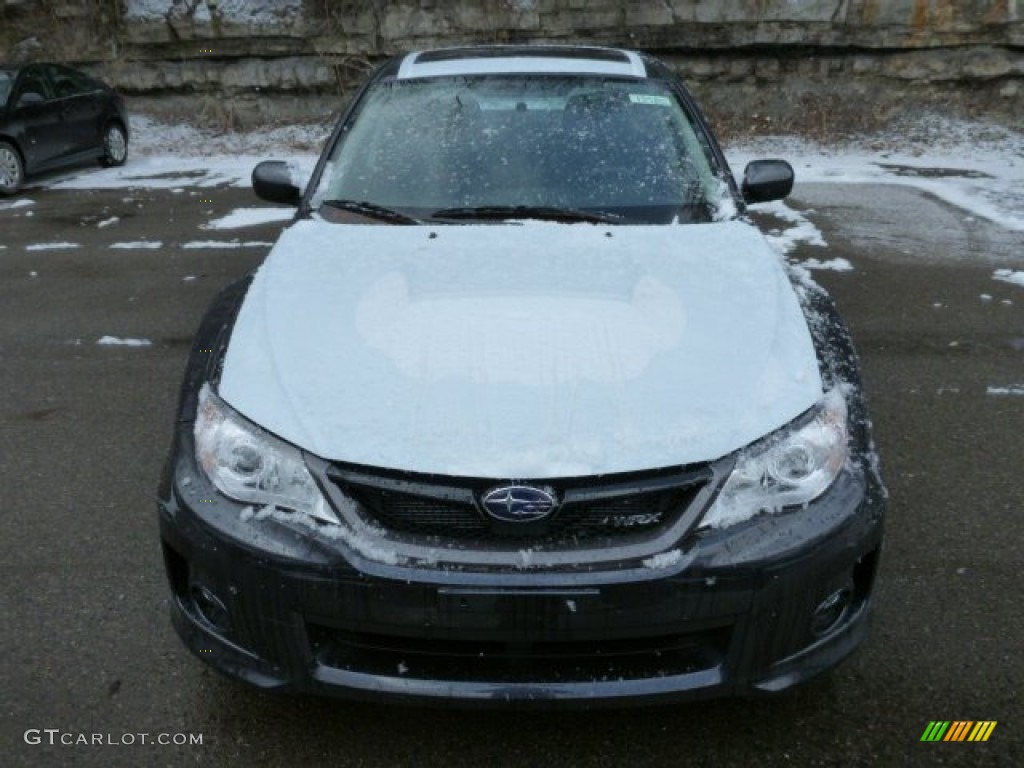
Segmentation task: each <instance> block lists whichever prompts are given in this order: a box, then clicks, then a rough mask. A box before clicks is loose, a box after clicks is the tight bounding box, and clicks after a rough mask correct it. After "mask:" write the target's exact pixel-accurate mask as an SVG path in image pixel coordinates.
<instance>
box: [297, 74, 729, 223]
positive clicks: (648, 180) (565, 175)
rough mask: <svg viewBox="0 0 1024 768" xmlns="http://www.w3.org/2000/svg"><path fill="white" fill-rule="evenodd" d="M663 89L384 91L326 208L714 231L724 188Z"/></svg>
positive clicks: (351, 137) (351, 141)
mask: <svg viewBox="0 0 1024 768" xmlns="http://www.w3.org/2000/svg"><path fill="white" fill-rule="evenodd" d="M699 135H700V134H699V131H698V130H697V129H696V128H695V126H694V124H693V123H692V121H691V120H690V118H689V116H688V115H687V113H686V111H685V110H684V109H683V107H682V105H681V104H680V103H679V101H678V100H677V98H676V97H675V95H674V93H673V92H672V91H671V89H670V88H669V87H668V86H667V85H665V84H663V83H661V82H658V81H653V80H644V81H639V80H631V79H613V78H605V77H587V76H523V75H501V76H484V77H450V78H430V79H424V80H413V81H393V82H382V83H379V84H377V85H375V86H373V87H372V88H371V90H370V91H369V92H368V93H367V95H366V96H365V98H364V100H363V102H362V104H361V106H360V108H359V113H358V115H357V117H356V118H355V120H354V122H353V123H352V124H351V127H350V129H349V130H348V131H347V133H346V135H345V136H344V138H343V140H342V141H341V142H340V143H339V144H338V145H337V146H336V147H335V149H334V152H333V153H332V156H331V158H330V162H329V163H328V165H327V166H326V167H327V171H326V172H325V173H324V176H323V178H322V179H321V182H320V185H319V187H318V189H317V194H316V197H315V198H314V202H319V201H323V200H329V199H334V200H338V199H344V200H357V201H365V202H369V203H373V204H375V205H381V206H386V207H388V208H392V209H398V210H403V211H408V212H410V213H415V214H416V215H425V216H429V215H430V213H431V212H435V211H438V210H442V209H451V208H464V207H488V206H537V207H541V206H544V207H553V208H559V209H565V208H568V209H577V210H580V209H582V210H592V211H600V212H607V213H611V214H617V215H621V216H625V217H627V218H631V219H635V220H641V221H647V220H650V221H665V220H671V219H673V218H674V219H676V220H680V221H682V220H685V221H700V220H703V221H707V220H708V219H709V218H710V216H711V215H712V213H713V211H714V210H715V209H716V206H717V200H718V199H719V197H720V196H721V195H722V190H723V185H722V183H721V182H720V181H719V179H718V177H717V176H716V174H715V173H714V170H713V168H714V164H713V162H712V161H711V159H710V157H709V152H708V148H707V146H706V144H705V143H703V142H702V140H701V139H700V138H699Z"/></svg>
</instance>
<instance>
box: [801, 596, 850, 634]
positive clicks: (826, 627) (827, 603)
mask: <svg viewBox="0 0 1024 768" xmlns="http://www.w3.org/2000/svg"><path fill="white" fill-rule="evenodd" d="M852 597H853V588H852V586H850V585H848V586H845V587H843V588H842V589H837V590H836V591H835V592H833V593H832V594H831V595H829V596H828V597H826V598H825V599H824V600H822V601H821V602H820V603H818V607H817V608H815V609H814V613H813V614H812V616H811V634H812V635H814V636H815V637H821V636H822V635H827V634H828V633H829V632H831V631H832V630H833V629H835V628H836V627H837V626H838V625H839V623H840V622H841V621H842V620H843V618H844V617H845V616H846V613H847V611H849V610H850V602H851V599H852Z"/></svg>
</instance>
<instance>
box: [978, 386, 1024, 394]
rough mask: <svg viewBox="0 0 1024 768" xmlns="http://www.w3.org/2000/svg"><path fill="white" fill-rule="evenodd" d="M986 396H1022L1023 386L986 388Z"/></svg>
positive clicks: (1023, 392)
mask: <svg viewBox="0 0 1024 768" xmlns="http://www.w3.org/2000/svg"><path fill="white" fill-rule="evenodd" d="M985 394H986V395H1024V384H1011V385H1010V386H1008V387H988V388H987V389H986V390H985Z"/></svg>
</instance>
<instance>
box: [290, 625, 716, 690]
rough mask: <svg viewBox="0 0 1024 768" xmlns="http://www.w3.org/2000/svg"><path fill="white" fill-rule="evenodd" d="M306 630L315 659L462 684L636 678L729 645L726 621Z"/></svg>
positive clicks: (679, 669)
mask: <svg viewBox="0 0 1024 768" xmlns="http://www.w3.org/2000/svg"><path fill="white" fill-rule="evenodd" d="M306 630H307V633H308V637H309V642H310V645H311V650H312V652H313V657H314V658H315V659H316V660H317V663H319V664H321V665H322V666H325V667H332V668H334V669H344V670H349V671H356V672H363V673H367V674H373V675H381V676H386V677H400V676H402V677H404V676H407V677H409V678H415V679H426V680H452V681H460V682H462V681H465V682H481V681H490V682H501V683H521V682H522V683H550V682H562V683H569V682H583V681H602V680H642V679H648V678H653V677H667V676H670V675H681V674H689V673H693V672H699V671H702V670H708V669H713V668H715V667H717V666H720V665H721V664H722V663H723V660H724V658H725V654H726V652H727V650H728V647H729V641H730V638H731V630H730V629H729V628H728V627H720V628H713V629H706V630H700V631H694V632H687V633H682V634H672V635H663V636H657V637H646V638H629V639H623V640H619V639H612V640H572V641H564V640H560V641H546V642H517V643H505V642H496V641H479V640H459V639H453V638H437V639H430V638H410V637H397V636H388V635H375V634H367V633H361V632H360V633H357V632H347V631H343V630H339V629H334V628H332V627H326V626H323V625H319V624H307V625H306Z"/></svg>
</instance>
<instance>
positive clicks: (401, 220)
mask: <svg viewBox="0 0 1024 768" xmlns="http://www.w3.org/2000/svg"><path fill="white" fill-rule="evenodd" d="M321 205H329V206H330V207H331V208H338V209H340V210H342V211H352V213H358V214H361V215H362V216H369V217H371V218H374V219H380V220H381V221H390V222H391V223H392V224H422V223H423V222H422V221H420V220H419V219H415V218H413V217H412V216H408V215H406V214H404V213H401V212H400V211H395V210H392V209H391V208H385V207H384V206H383V205H377V204H376V203H368V202H366V201H365V200H324V201H323V203H321Z"/></svg>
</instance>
